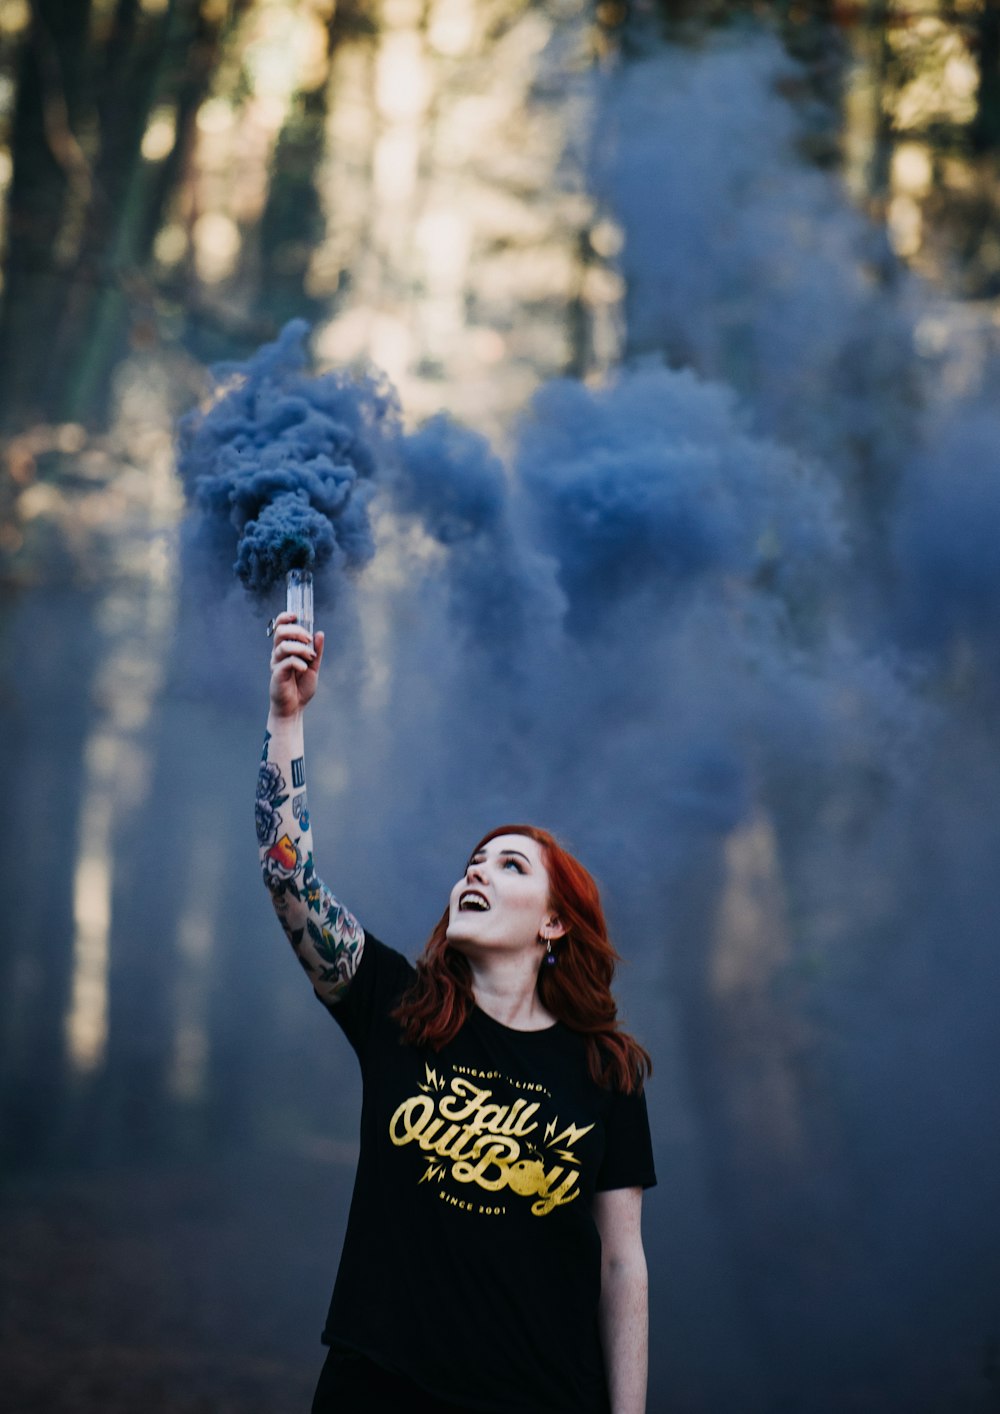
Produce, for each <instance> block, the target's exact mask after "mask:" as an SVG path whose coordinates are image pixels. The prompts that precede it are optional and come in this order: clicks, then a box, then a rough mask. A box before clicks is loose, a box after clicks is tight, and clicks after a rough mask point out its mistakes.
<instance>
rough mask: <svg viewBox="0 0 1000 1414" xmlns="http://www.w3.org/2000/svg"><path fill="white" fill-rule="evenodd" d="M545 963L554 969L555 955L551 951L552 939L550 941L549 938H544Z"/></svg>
mask: <svg viewBox="0 0 1000 1414" xmlns="http://www.w3.org/2000/svg"><path fill="white" fill-rule="evenodd" d="M545 961H546V962H547V963H548V964H549V966H550V967H554V966H555V961H556V955H555V953H554V952H553V951H552V939H551V938H546V939H545Z"/></svg>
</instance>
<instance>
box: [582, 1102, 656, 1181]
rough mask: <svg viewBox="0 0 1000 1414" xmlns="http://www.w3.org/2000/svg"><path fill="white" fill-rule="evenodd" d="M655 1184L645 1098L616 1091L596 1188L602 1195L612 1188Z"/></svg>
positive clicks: (651, 1142) (651, 1143) (608, 1121)
mask: <svg viewBox="0 0 1000 1414" xmlns="http://www.w3.org/2000/svg"><path fill="white" fill-rule="evenodd" d="M655 1183H656V1170H655V1168H654V1167H653V1141H652V1139H651V1138H650V1134H649V1115H648V1114H647V1112H646V1096H645V1094H644V1093H643V1092H642V1091H640V1092H639V1093H638V1094H635V1095H623V1094H621V1093H619V1092H616V1093H615V1097H614V1103H613V1104H612V1106H611V1113H610V1115H609V1116H608V1120H607V1126H606V1135H605V1144H604V1158H603V1160H602V1161H601V1167H600V1169H599V1170H598V1173H597V1182H596V1183H595V1185H594V1187H595V1189H596V1191H597V1192H598V1193H603V1192H605V1191H606V1190H608V1189H610V1188H652V1187H654V1185H655Z"/></svg>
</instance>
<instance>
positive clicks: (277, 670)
mask: <svg viewBox="0 0 1000 1414" xmlns="http://www.w3.org/2000/svg"><path fill="white" fill-rule="evenodd" d="M324 639H325V635H324V634H323V633H322V632H320V633H317V634H316V635H315V637H314V636H313V635H312V634H310V633H309V632H308V630H307V629H306V628H304V627H303V626H302V625H301V624H300V623H299V622H298V621H297V616H296V615H295V614H294V613H290V612H289V611H288V610H287V609H286V610H285V611H284V612H283V613H280V614H279V615H278V616H277V618H276V619H275V620H274V642H273V646H272V648H271V711H272V713H273V714H274V715H275V716H276V717H295V716H297V715H298V713H299V712H301V711H302V709H303V708H304V707H305V706H306V705H307V703H309V702H310V701H311V700H312V697H313V694H314V693H315V691H316V684H317V681H318V678H319V665H320V663H321V662H322V661H323V643H324Z"/></svg>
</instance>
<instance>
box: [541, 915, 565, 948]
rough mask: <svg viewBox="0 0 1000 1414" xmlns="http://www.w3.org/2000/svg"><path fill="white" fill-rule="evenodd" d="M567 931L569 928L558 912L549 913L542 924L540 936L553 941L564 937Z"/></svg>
mask: <svg viewBox="0 0 1000 1414" xmlns="http://www.w3.org/2000/svg"><path fill="white" fill-rule="evenodd" d="M568 932H569V929H568V928H567V927H566V924H565V923H564V922H563V921H562V919H561V918H560V917H559V915H558V913H550V914H549V915H548V917H547V918H546V919H545V921H544V922H543V924H542V936H543V937H544V938H548V939H549V940H550V941H551V942H553V943H554V942H555V941H556V939H557V938H564V937H565V936H566V934H567V933H568Z"/></svg>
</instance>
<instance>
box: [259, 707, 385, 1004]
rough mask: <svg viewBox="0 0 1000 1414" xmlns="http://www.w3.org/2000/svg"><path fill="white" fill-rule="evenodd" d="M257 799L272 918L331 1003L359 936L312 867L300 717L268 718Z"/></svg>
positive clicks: (347, 975)
mask: <svg viewBox="0 0 1000 1414" xmlns="http://www.w3.org/2000/svg"><path fill="white" fill-rule="evenodd" d="M255 804H256V816H257V844H258V847H259V849H260V867H261V873H262V875H263V877H264V883H265V884H266V885H267V888H268V890H269V892H270V895H271V902H272V903H273V905H274V911H275V913H276V914H277V916H278V921H279V923H280V924H281V926H282V928H283V929H284V932H285V936H286V938H287V939H288V941H289V942H290V943H291V945H292V950H293V952H294V953H295V955H296V957H297V958H298V960H299V962H300V963H301V964H302V966H303V967H304V968H305V970H306V972H307V973H308V974H309V977H310V978H311V980H312V984H313V990H314V991H315V993H316V995H317V996H318V997H319V999H320V1000H321V1001H323V1002H327V1003H329V1002H335V1001H336V1000H337V998H338V997H340V996H342V995H343V992H344V990H345V988H346V987H347V985H348V983H349V982H350V980H351V978H352V977H353V976H354V973H355V971H356V970H357V966H358V963H359V961H360V960H361V952H362V948H363V947H364V937H365V935H364V930H363V929H362V927H361V925H360V924H359V923H358V921H357V919H356V918H355V917H354V915H353V914H352V913H350V912H349V911H348V910H347V909H346V908H345V907H344V905H343V904H342V903H340V902H339V900H337V899H336V898H334V896H333V894H332V893H331V892H330V890H329V889H328V888H327V887H326V885H325V884H324V883H323V881H322V879H320V877H319V875H318V874H317V873H316V870H315V867H314V865H313V841H312V826H311V822H310V818H309V801H308V790H307V785H306V774H305V752H304V747H303V733H302V723H301V720H295V721H286V720H283V719H282V720H278V721H275V720H273V719H272V720H271V721H269V722H268V730H267V732H266V733H265V734H264V750H263V752H262V753H261V758H260V770H259V771H258V774H257V798H256V803H255Z"/></svg>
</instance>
